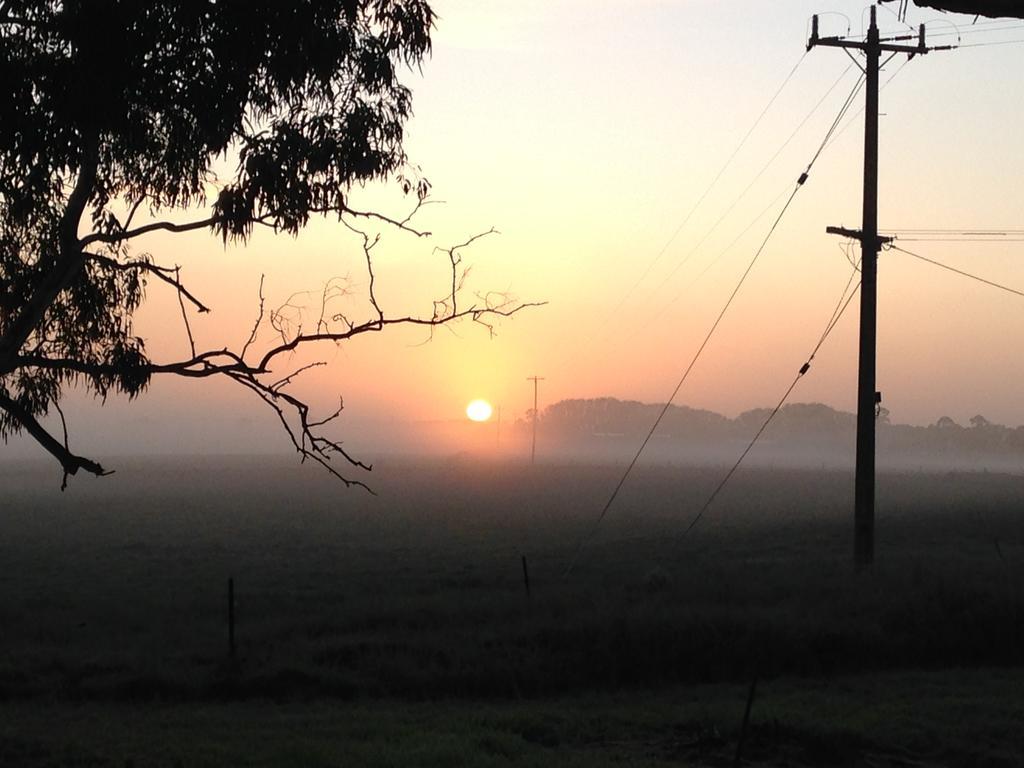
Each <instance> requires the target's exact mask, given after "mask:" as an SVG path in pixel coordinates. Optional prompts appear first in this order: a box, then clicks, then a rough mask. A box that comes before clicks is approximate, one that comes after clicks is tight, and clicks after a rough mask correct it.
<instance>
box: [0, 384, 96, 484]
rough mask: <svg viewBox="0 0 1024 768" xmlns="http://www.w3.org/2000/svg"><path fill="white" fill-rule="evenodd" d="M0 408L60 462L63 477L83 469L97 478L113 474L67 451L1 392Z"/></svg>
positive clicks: (34, 419) (27, 413) (29, 414)
mask: <svg viewBox="0 0 1024 768" xmlns="http://www.w3.org/2000/svg"><path fill="white" fill-rule="evenodd" d="M0 408H3V409H4V410H5V411H6V412H7V413H8V414H9V415H10V416H11V417H12V418H14V419H16V420H17V421H18V423H20V424H21V426H22V427H23V428H24V429H25V431H26V432H28V433H29V434H30V435H32V437H33V438H35V440H36V442H37V443H39V444H40V445H41V446H42V447H43V448H45V449H46V451H47V452H49V453H50V454H51V455H52V456H53V457H54V458H55V459H57V461H59V462H60V465H61V468H62V469H63V470H64V475H65V477H66V476H67V475H76V474H78V470H80V469H84V470H85V471H86V472H89V473H90V474H93V475H96V476H97V477H102V476H104V475H109V474H113V473H111V472H108V471H107V470H105V469H103V467H102V466H100V465H99V464H97V463H96V462H95V461H92V460H90V459H86V458H84V457H82V456H76V455H75V454H73V453H72V452H71V451H69V450H68V449H67V447H66V445H64V444H62V443H61V442H60V441H59V440H57V439H56V438H55V437H54V436H53V435H51V434H50V433H49V432H47V431H46V429H45V428H44V427H43V425H42V424H40V423H39V422H38V421H37V420H36V418H35V416H33V415H32V414H31V413H29V412H28V410H26V409H25V408H23V407H22V406H21V405H19V404H18V403H17V402H16V401H14V400H12V399H11V398H9V397H8V396H7V395H5V394H3V393H2V392H0Z"/></svg>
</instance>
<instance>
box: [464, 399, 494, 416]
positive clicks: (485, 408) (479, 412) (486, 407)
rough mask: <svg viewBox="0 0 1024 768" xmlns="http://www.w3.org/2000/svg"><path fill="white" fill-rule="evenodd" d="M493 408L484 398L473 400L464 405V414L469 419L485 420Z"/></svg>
mask: <svg viewBox="0 0 1024 768" xmlns="http://www.w3.org/2000/svg"><path fill="white" fill-rule="evenodd" d="M493 410H494V409H493V408H491V404H490V403H488V402H487V401H486V400H474V401H473V402H471V403H470V404H469V405H467V406H466V415H467V416H468V417H469V418H470V420H471V421H487V420H488V419H489V418H491V413H493Z"/></svg>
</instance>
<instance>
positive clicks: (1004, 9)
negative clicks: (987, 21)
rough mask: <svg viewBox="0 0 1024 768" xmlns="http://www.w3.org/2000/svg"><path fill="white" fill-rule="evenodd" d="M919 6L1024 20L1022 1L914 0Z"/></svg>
mask: <svg viewBox="0 0 1024 768" xmlns="http://www.w3.org/2000/svg"><path fill="white" fill-rule="evenodd" d="M914 2H915V3H916V4H917V5H921V6H924V7H926V8H935V9H937V10H940V11H951V12H954V13H970V14H973V15H981V16H992V17H1000V16H1005V17H1008V18H1017V19H1024V4H1022V3H1021V2H1020V0H914Z"/></svg>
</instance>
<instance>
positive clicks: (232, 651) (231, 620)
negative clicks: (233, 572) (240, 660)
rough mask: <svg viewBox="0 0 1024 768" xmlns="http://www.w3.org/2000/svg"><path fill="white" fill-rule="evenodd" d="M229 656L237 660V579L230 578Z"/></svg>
mask: <svg viewBox="0 0 1024 768" xmlns="http://www.w3.org/2000/svg"><path fill="white" fill-rule="evenodd" d="M228 655H229V656H230V657H231V658H232V659H233V658H235V579H234V578H233V577H229V578H228Z"/></svg>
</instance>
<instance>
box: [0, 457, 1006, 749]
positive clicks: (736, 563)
mask: <svg viewBox="0 0 1024 768" xmlns="http://www.w3.org/2000/svg"><path fill="white" fill-rule="evenodd" d="M117 464H118V467H119V473H118V474H117V475H115V476H113V477H111V478H107V479H105V480H102V481H90V480H85V481H79V482H75V483H73V485H72V488H71V489H70V490H69V492H68V493H65V494H60V493H59V490H58V486H59V478H58V477H56V476H55V474H54V472H53V470H52V469H51V468H49V467H38V466H35V465H30V464H20V463H16V462H4V463H0V483H2V487H3V489H4V493H3V501H2V503H3V514H2V515H0V562H2V563H3V566H2V571H0V633H2V635H0V700H2V704H0V711H2V712H3V713H4V714H3V722H4V725H3V731H2V732H0V733H2V739H3V741H2V742H0V761H2V763H3V764H10V765H20V764H26V765H93V764H95V765H107V764H110V765H125V764H126V762H125V761H126V760H131V761H132V764H134V765H143V764H146V765H149V764H153V765H176V764H181V765H193V764H196V765H217V764H254V765H277V764H294V765H333V764H372V765H415V764H424V765H426V764H430V765H435V764H436V765H455V764H466V765H478V764H479V765H492V764H493V765H502V764H506V763H516V764H538V765H545V764H552V765H554V764H560V765H564V764H569V765H571V764H574V761H575V763H576V764H580V765H584V764H586V765H601V764H613V763H614V764H635V765H647V764H662V763H665V762H666V761H673V760H675V761H679V762H682V763H683V764H686V763H687V761H689V762H690V763H694V764H701V763H708V764H717V763H716V761H718V763H721V762H722V761H725V762H724V764H730V762H729V761H730V760H731V750H734V741H733V739H734V738H735V735H736V730H737V728H738V727H739V721H740V718H741V716H742V711H743V705H744V699H745V696H746V686H747V685H748V684H749V681H750V680H751V679H752V678H753V677H754V676H755V675H758V676H759V680H760V683H759V687H760V692H759V694H758V697H757V699H756V702H755V706H754V711H753V729H752V732H751V737H750V745H749V747H748V756H750V757H755V758H757V759H759V760H761V761H762V762H764V764H780V765H781V764H809V765H813V764H822V763H823V761H825V758H826V757H835V760H836V761H837V762H835V763H833V764H858V765H859V764H864V765H868V764H877V765H888V764H893V765H895V764H900V763H898V762H892V761H898V760H903V761H904V762H903V763H902V764H911V765H912V764H914V763H908V762H906V761H907V760H910V759H918V760H924V761H926V762H924V763H923V764H926V765H931V764H936V765H942V764H954V765H1020V764H1022V763H1024V737H1021V736H1019V735H1017V731H1018V730H1020V731H1022V732H1024V728H1021V727H1019V726H1021V725H1024V722H1022V718H1021V714H1022V697H1020V696H1019V695H1017V694H1016V693H1015V692H1016V691H1017V690H1019V689H1020V686H1019V684H1020V683H1021V682H1024V671H1022V663H1024V643H1022V641H1024V601H1022V597H1021V588H1022V584H1024V582H1022V578H1024V517H1022V508H1021V503H1020V500H1021V499H1022V498H1024V478H1022V477H1019V476H1012V475H997V474H983V473H978V474H948V475H925V474H906V475H886V476H883V477H881V478H880V483H879V493H878V498H879V503H878V513H879V529H878V551H877V564H876V566H875V567H874V568H873V569H872V570H871V572H869V573H863V574H859V575H857V574H854V573H853V572H852V569H851V567H850V559H851V558H850V550H851V528H852V526H851V522H850V519H849V518H850V495H851V490H852V478H851V477H850V476H849V475H848V474H846V473H842V472H821V471H815V472H810V471H807V472H802V471H796V470H786V471H770V470H750V471H743V472H741V473H740V474H739V475H738V476H737V477H736V479H735V482H734V483H733V484H731V485H730V487H729V489H728V491H727V492H726V493H725V494H724V495H723V496H722V497H721V498H720V500H719V502H718V503H716V506H715V507H713V508H712V510H711V511H710V512H709V514H708V515H707V517H706V519H704V520H702V521H701V523H700V524H699V525H698V526H697V527H696V528H695V529H694V530H693V531H692V532H691V533H690V534H689V535H687V536H685V537H681V533H682V531H683V529H684V528H685V526H686V523H687V522H688V520H689V518H690V516H692V515H693V514H694V512H695V511H696V509H697V508H699V506H700V504H701V502H702V501H703V499H704V497H705V496H706V494H707V493H708V492H709V491H710V489H711V488H712V487H713V486H714V484H715V483H716V481H717V480H718V478H719V476H720V472H719V471H718V470H713V469H699V470H697V469H681V468H678V467H676V468H672V467H654V466H648V467H644V468H641V470H640V471H639V472H638V473H637V475H636V477H635V479H632V480H631V481H630V483H629V485H627V487H626V489H625V490H624V492H623V494H622V497H621V502H622V503H621V504H619V505H617V506H616V507H615V508H614V509H613V511H612V512H611V513H610V515H609V517H608V519H607V520H606V521H605V524H604V525H602V527H601V528H600V529H599V530H598V532H597V534H596V535H595V536H594V538H593V540H592V541H590V543H589V544H588V546H587V547H586V548H585V549H584V550H583V552H582V554H581V556H580V558H579V560H578V561H577V564H576V566H575V568H574V570H573V571H572V573H571V574H570V575H569V576H568V577H566V576H565V570H566V567H567V566H568V564H569V562H570V561H571V559H572V556H573V552H574V550H575V548H576V545H577V543H578V542H579V541H580V539H581V537H582V536H584V535H585V533H586V532H587V530H589V527H590V525H591V523H592V521H593V520H594V518H595V517H596V514H597V512H598V510H599V509H600V506H601V504H602V503H603V501H604V499H605V497H606V495H607V494H608V493H609V492H610V490H611V487H612V486H613V485H614V480H615V477H614V471H613V470H611V468H609V467H601V466H573V465H564V466H538V467H536V468H532V467H529V466H524V465H499V464H496V463H487V462H479V461H473V460H469V459H465V458H464V459H454V460H452V461H448V462H440V461H438V462H432V463H425V462H424V463H412V462H394V463H388V462H385V463H384V464H383V465H382V466H381V468H380V474H379V476H377V477H376V479H375V483H374V486H375V488H376V489H377V490H378V491H379V494H380V495H379V496H377V497H371V496H368V495H366V494H362V493H360V492H353V491H344V490H343V489H341V488H339V487H338V486H337V485H336V484H334V483H332V482H331V481H330V480H329V479H327V478H324V477H321V476H320V475H319V474H318V473H316V472H314V471H311V468H298V469H297V468H296V467H294V465H292V464H291V463H290V462H288V461H287V460H284V461H275V460H273V459H270V458H264V459H258V460H257V459H250V460H242V459H237V460H220V459H218V460H215V461H194V462H191V463H190V462H183V461H181V460H168V461H167V462H166V463H161V462H158V461H155V460H146V461H141V460H136V461H124V462H117ZM307 469H308V470H309V471H307ZM375 474H376V473H375ZM523 555H525V556H526V557H527V559H528V564H529V569H530V580H531V595H530V597H529V598H527V596H526V593H525V589H524V585H523V577H522V567H521V556H523ZM229 576H233V577H234V579H235V582H236V615H237V628H236V632H237V643H238V651H237V656H236V658H235V659H234V660H232V659H229V658H228V654H227V627H226V613H227V611H226V582H227V578H228V577H229ZM54 722H59V723H61V728H60V729H54V728H53V725H52V724H53V723H54ZM517 724H518V725H517ZM303 734H305V735H303ZM256 736H258V738H256ZM719 736H720V737H721V740H719V738H718V737H719ZM259 744H265V747H264V746H258V745H259ZM147 745H150V746H147ZM161 745H162V746H161ZM275 755H277V756H278V757H275ZM286 755H287V756H289V757H288V759H289V760H291V763H288V762H287V761H286V760H285V758H284V756H286ZM218 756H219V757H218ZM456 756H458V757H457V759H456ZM927 760H932V761H937V762H927ZM90 761H92V762H90ZM176 761H177V762H176ZM787 761H788V762H787ZM844 761H845V762H844ZM851 761H853V762H851ZM864 761H867V762H864ZM885 761H889V762H885Z"/></svg>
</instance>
